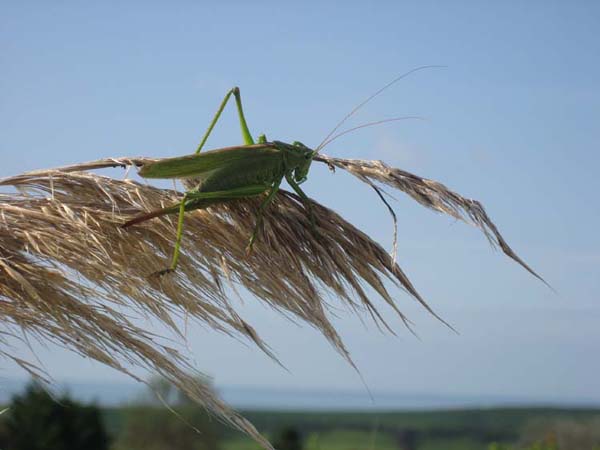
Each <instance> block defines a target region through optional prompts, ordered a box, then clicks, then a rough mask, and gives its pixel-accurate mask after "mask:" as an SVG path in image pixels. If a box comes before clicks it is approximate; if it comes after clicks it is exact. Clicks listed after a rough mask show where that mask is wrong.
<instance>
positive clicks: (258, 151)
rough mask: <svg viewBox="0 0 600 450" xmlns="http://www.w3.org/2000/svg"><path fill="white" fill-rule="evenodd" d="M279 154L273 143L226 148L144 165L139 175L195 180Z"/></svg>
mask: <svg viewBox="0 0 600 450" xmlns="http://www.w3.org/2000/svg"><path fill="white" fill-rule="evenodd" d="M279 153H280V150H278V149H277V148H276V147H275V146H274V145H273V144H271V143H265V144H255V145H240V146H237V147H226V148H220V149H217V150H211V151H209V152H202V153H198V154H194V155H188V156H178V157H175V158H166V159H162V160H160V161H157V162H153V163H148V164H144V165H143V166H142V168H141V169H140V171H139V174H140V176H141V177H144V178H194V177H198V176H201V175H202V174H206V173H208V172H211V171H213V170H215V169H219V168H222V167H223V166H227V165H229V164H231V163H235V162H240V161H244V160H248V159H249V158H252V159H254V160H255V159H256V158H261V159H265V160H269V159H272V158H273V156H275V155H277V154H279Z"/></svg>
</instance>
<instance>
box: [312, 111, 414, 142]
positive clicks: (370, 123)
mask: <svg viewBox="0 0 600 450" xmlns="http://www.w3.org/2000/svg"><path fill="white" fill-rule="evenodd" d="M408 119H415V120H425V119H424V118H423V117H419V116H404V117H392V118H391V119H383V120H377V121H376V122H368V123H363V124H361V125H357V126H355V127H352V128H348V129H347V130H344V131H340V132H339V133H338V134H336V135H334V136H332V137H330V138H329V139H327V140H326V141H324V142H322V143H321V145H320V146H319V150H323V149H324V148H325V147H327V146H328V145H329V144H331V143H332V142H333V141H335V140H336V139H337V138H339V137H342V136H344V135H345V134H348V133H351V132H352V131H356V130H360V129H361V128H369V127H374V126H376V125H382V124H384V123H390V122H398V121H400V120H408Z"/></svg>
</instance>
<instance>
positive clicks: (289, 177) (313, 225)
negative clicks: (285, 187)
mask: <svg viewBox="0 0 600 450" xmlns="http://www.w3.org/2000/svg"><path fill="white" fill-rule="evenodd" d="M285 179H286V180H287V182H288V183H289V185H290V186H291V187H292V188H293V189H294V191H296V194H298V195H299V196H300V198H301V199H302V202H303V203H304V206H305V207H306V209H307V210H308V218H309V220H310V226H311V228H312V231H313V233H315V234H316V233H317V225H316V221H315V212H314V210H313V207H312V203H311V202H310V199H309V198H308V195H306V194H305V193H304V191H303V190H302V188H300V186H299V185H298V183H296V180H294V177H293V176H292V175H291V173H286V174H285Z"/></svg>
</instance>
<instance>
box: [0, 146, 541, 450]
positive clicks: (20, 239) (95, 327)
mask: <svg viewBox="0 0 600 450" xmlns="http://www.w3.org/2000/svg"><path fill="white" fill-rule="evenodd" d="M316 159H317V160H320V161H322V162H325V163H327V164H329V165H330V167H331V166H335V167H340V168H343V169H344V170H348V171H349V172H351V173H352V174H354V175H356V176H357V177H358V178H359V179H361V180H362V181H364V182H366V183H367V184H369V185H371V186H372V187H374V188H375V189H376V190H377V192H378V194H380V191H379V188H378V187H377V186H376V185H375V184H374V182H375V181H377V182H381V183H384V184H387V185H389V186H392V187H394V188H398V189H400V190H403V191H404V192H407V193H408V194H409V195H411V196H412V197H413V198H415V199H416V200H417V201H419V202H420V203H421V204H423V205H425V206H428V207H430V208H433V209H436V210H438V211H442V212H445V213H448V214H450V215H452V216H454V217H457V218H462V219H467V220H471V221H473V222H474V223H475V224H476V225H478V226H479V227H480V228H481V229H482V230H483V231H484V233H485V234H486V236H488V238H490V239H491V240H492V242H497V243H498V244H499V245H500V246H501V247H502V249H503V250H504V251H505V253H507V254H508V255H509V256H511V257H513V259H515V260H516V261H517V262H519V263H521V264H522V265H524V266H525V267H526V268H527V269H528V270H530V271H531V269H529V268H528V267H527V266H526V265H525V264H524V263H523V262H522V261H521V260H520V259H519V258H518V257H517V256H516V255H515V254H514V253H513V252H512V251H511V250H510V248H509V247H508V245H506V243H505V241H504V240H503V239H502V237H501V236H500V234H499V233H498V231H497V230H496V228H495V226H494V225H493V223H492V222H491V221H490V220H489V218H488V217H487V215H486V214H485V212H484V211H483V208H482V207H481V205H480V204H479V203H477V202H474V201H472V200H466V199H463V198H462V197H460V196H459V195H457V194H455V193H453V192H451V191H448V190H447V189H446V188H445V187H443V186H442V185H440V184H439V183H435V182H432V181H430V180H425V179H422V178H420V177H416V176H414V175H411V174H408V173H406V172H403V171H400V170H399V169H392V168H389V167H387V166H385V165H384V164H383V163H381V162H377V161H356V160H352V161H351V160H343V159H339V158H330V157H327V156H324V155H320V156H317V158H316ZM149 161H155V160H153V159H147V158H137V159H135V158H134V159H132V158H117V159H105V160H99V161H94V162H90V163H83V164H76V165H72V166H68V167H62V168H59V169H53V170H42V171H36V172H30V173H26V174H23V175H18V176H15V177H10V178H5V179H0V186H6V187H8V191H9V192H6V193H0V320H1V322H0V326H1V327H2V329H0V343H4V344H7V343H8V338H9V337H12V338H16V339H21V340H23V341H25V342H29V340H30V338H34V339H38V340H40V341H42V342H43V341H52V342H55V343H58V344H59V345H62V346H64V347H66V348H69V349H71V350H73V351H75V352H77V353H79V354H81V355H83V356H86V357H90V358H93V359H95V360H97V361H100V362H102V363H104V364H107V365H108V366H111V367H113V368H115V369H117V370H120V371H122V372H124V373H126V374H128V375H130V376H132V377H134V378H135V379H137V380H138V381H142V380H141V379H140V378H138V376H137V375H135V374H134V373H132V372H131V371H130V370H129V369H128V368H127V364H129V365H133V366H134V367H141V368H145V369H147V370H149V371H152V372H154V373H157V374H159V375H161V376H162V377H164V378H166V379H167V380H169V381H170V382H171V383H173V384H174V385H175V386H177V387H178V388H179V389H181V390H182V391H183V392H185V393H186V394H188V396H189V397H190V398H192V399H194V400H196V401H197V402H198V403H200V404H202V405H204V406H205V407H206V408H207V409H208V410H209V411H211V412H212V413H213V414H215V415H216V416H217V417H219V418H220V419H221V420H223V421H225V422H227V423H229V424H230V425H233V426H234V427H236V428H238V429H239V430H242V431H244V432H246V433H247V434H249V435H250V436H252V437H253V438H254V439H255V440H256V441H258V442H259V443H260V444H261V445H262V446H263V447H264V448H267V449H270V448H272V447H271V445H270V443H269V442H268V441H267V440H266V439H265V438H264V437H262V436H261V435H260V434H259V433H258V432H257V431H256V429H255V428H254V427H253V426H252V424H251V423H249V422H248V421H247V420H246V419H244V418H243V417H242V416H240V415H239V414H238V413H236V412H235V411H233V410H232V409H231V408H230V407H229V406H227V405H226V404H225V403H224V402H223V401H221V400H220V399H219V398H217V397H216V396H215V395H214V394H213V392H212V391H211V390H210V389H208V388H207V387H206V386H204V385H202V384H201V383H199V382H198V381H197V378H196V377H194V376H193V375H190V373H192V374H193V372H194V370H193V367H191V365H190V364H189V360H188V359H187V357H186V355H185V354H182V353H180V352H178V351H177V350H176V349H174V348H171V347H170V346H167V345H164V344H162V343H161V341H159V340H157V336H155V335H154V334H152V333H150V332H148V331H147V330H144V329H141V328H140V327H139V326H136V325H135V324H134V323H133V322H132V321H131V320H130V316H131V315H136V314H137V315H138V316H140V315H142V316H143V317H148V318H151V319H154V320H158V321H160V322H162V323H163V324H165V325H166V326H168V327H170V328H171V329H172V330H173V331H174V332H176V333H179V334H180V335H181V337H182V339H183V338H184V336H183V335H182V334H181V331H180V330H179V329H178V325H177V319H178V318H181V317H188V316H190V317H193V318H194V319H196V320H198V321H199V322H202V323H204V324H206V325H208V326H210V327H212V328H213V329H215V330H218V331H220V332H223V333H226V334H228V335H231V336H233V337H238V338H239V337H244V338H247V339H249V340H251V341H252V342H254V343H255V344H256V345H257V346H258V347H260V348H261V349H262V350H263V351H264V352H266V353H267V354H269V355H270V356H271V357H273V358H275V356H274V355H273V354H272V353H271V351H270V349H269V347H268V346H267V344H266V343H265V342H263V341H262V340H261V338H260V336H259V335H258V334H257V333H256V331H255V330H254V329H253V328H252V327H251V325H250V324H248V323H247V322H245V321H244V320H243V319H242V318H241V317H240V315H239V314H238V313H237V312H236V311H235V309H234V307H233V305H232V304H231V303H230V301H229V296H230V294H231V293H232V292H235V290H236V286H242V287H244V288H245V289H246V290H247V291H249V292H250V293H252V294H253V295H254V296H255V297H256V299H258V300H260V301H263V302H265V303H266V304H268V305H269V306H271V307H273V308H274V309H275V310H277V311H279V312H281V313H283V314H284V315H285V316H287V317H288V318H291V319H292V320H297V321H304V322H307V323H309V324H311V325H312V326H313V327H315V328H316V329H318V330H320V331H321V332H322V333H323V335H324V336H325V337H326V338H327V339H328V340H329V342H330V343H331V344H332V345H333V346H334V348H336V349H337V351H338V352H340V353H341V354H342V355H343V356H344V358H346V359H347V360H348V361H349V362H350V363H351V364H353V363H352V360H351V358H350V355H349V353H348V351H347V349H346V348H345V346H344V344H343V342H342V340H341V338H340V336H339V335H338V333H337V331H336V330H335V328H334V326H333V324H332V323H331V321H330V319H329V317H330V315H331V314H332V309H333V305H332V304H331V302H332V301H333V299H337V301H339V302H340V303H341V304H342V305H343V306H345V307H347V308H349V309H351V310H353V311H354V312H356V313H357V314H360V313H364V312H367V313H368V314H369V315H370V316H371V317H372V319H373V320H374V322H375V323H376V324H378V326H383V327H384V328H386V329H388V330H389V331H390V332H392V333H393V331H392V330H391V329H390V327H389V326H388V325H387V324H386V323H385V321H384V320H383V318H382V316H381V315H380V313H379V311H378V308H377V306H376V305H375V304H374V303H373V302H372V301H371V300H370V298H369V297H368V294H367V289H370V290H371V291H373V292H374V293H376V294H377V295H379V296H380V297H381V299H382V300H383V301H384V303H386V304H387V305H388V306H389V307H391V308H393V309H394V310H395V311H396V312H397V313H398V314H399V316H400V318H401V319H402V320H403V321H404V323H405V324H406V325H407V326H410V322H409V321H408V319H407V318H406V317H405V316H404V315H403V314H402V312H401V311H400V310H399V309H398V307H397V306H396V304H395V302H394V300H393V298H392V295H391V294H390V292H389V291H388V289H387V288H386V284H385V280H386V279H387V280H389V281H391V282H392V284H393V285H395V286H397V287H400V288H402V289H404V290H405V291H406V292H408V293H409V294H410V295H411V296H412V297H413V298H415V299H416V300H417V301H419V302H420V303H421V304H422V305H423V306H424V307H425V308H426V309H427V310H428V311H430V312H431V313H432V314H434V315H435V313H434V312H433V311H432V310H431V308H430V307H429V306H428V305H427V303H426V302H425V301H424V300H423V299H422V298H421V296H420V295H419V293H418V292H417V291H416V289H415V288H414V287H413V285H412V284H411V282H410V280H409V279H408V278H407V276H406V275H405V274H404V272H403V271H402V270H401V269H400V267H399V266H398V265H397V264H396V262H395V260H394V258H393V257H392V256H390V255H388V254H387V253H386V251H385V250H384V249H383V248H382V247H381V246H380V245H379V244H378V243H376V242H374V241H373V240H372V239H371V238H370V237H369V236H367V235H366V234H364V233H363V232H361V231H360V230H358V229H357V228H355V227H354V226H353V225H352V224H350V223H348V222H346V221H345V220H344V219H343V218H342V217H340V216H339V215H337V214H336V213H335V212H333V211H332V210H330V209H328V208H326V207H324V206H322V205H320V204H319V203H317V202H315V201H314V200H311V203H312V207H313V210H314V214H315V219H316V233H313V231H312V227H311V226H310V223H309V219H308V214H307V211H305V206H304V204H303V202H302V201H301V200H300V199H299V198H298V197H297V196H296V195H295V194H292V193H290V192H286V191H283V190H280V191H279V192H278V194H277V196H276V198H275V199H274V201H273V203H272V204H271V205H270V206H269V208H267V209H266V211H265V217H264V225H263V229H262V230H261V232H260V234H259V238H258V239H257V241H256V242H255V245H254V249H253V252H252V253H251V254H250V255H246V251H245V249H246V245H247V242H248V237H249V236H250V235H251V233H252V230H253V228H254V225H255V219H256V211H257V209H258V206H259V205H260V202H261V198H260V197H259V198H249V199H244V200H232V201H228V202H224V203H222V204H218V205H214V206H211V207H209V208H207V209H205V210H196V211H192V212H188V213H186V227H185V232H184V233H185V234H184V237H183V239H184V243H185V244H184V246H183V251H182V256H181V259H180V265H179V267H178V270H177V272H176V273H174V274H170V275H168V276H165V277H162V278H151V279H149V278H148V275H149V274H151V273H153V272H155V271H157V270H159V269H162V268H164V266H165V265H166V264H167V263H168V260H169V258H170V256H171V253H172V250H173V243H174V237H175V232H176V218H175V217H173V216H163V217H159V218H156V219H153V220H150V221H147V222H144V223H142V224H139V225H138V226H136V227H132V228H131V229H128V230H123V229H121V228H120V225H122V224H123V223H124V222H125V221H126V220H128V219H130V218H132V217H133V216H135V215H137V214H138V213H139V212H140V211H143V210H153V209H157V208H161V207H164V206H166V205H171V204H174V203H176V202H177V200H178V199H180V198H181V194H180V193H178V192H176V191H173V190H165V189H157V188H154V187H150V186H147V185H142V184H139V183H136V182H133V181H128V180H116V179H112V178H107V177H104V176H99V175H97V174H93V173H90V172H87V171H88V170H92V169H100V168H105V167H116V166H122V167H126V166H132V165H133V166H141V165H143V164H144V163H145V162H149ZM382 199H383V197H382ZM384 201H385V200H384ZM388 206H389V205H388ZM390 209H391V208H390ZM494 239H495V241H494ZM531 272H532V273H533V271H531ZM534 274H535V273H534ZM131 313H133V314H131ZM436 317H438V316H437V315H436ZM438 318H439V317H438ZM439 319H440V320H442V319H441V318H439ZM444 323H445V322H444ZM0 355H3V356H4V357H7V358H11V359H12V360H14V361H15V362H16V363H17V364H19V365H20V366H21V367H22V368H23V369H25V370H26V371H28V372H30V373H31V374H33V375H34V376H37V377H39V378H41V379H42V380H45V381H46V382H47V381H48V379H47V374H46V373H45V372H44V371H43V370H42V369H41V368H39V367H38V366H36V365H34V364H32V363H30V362H29V361H26V360H23V359H22V358H19V357H18V356H17V355H14V354H11V352H10V350H9V348H8V347H7V346H6V345H5V346H3V347H0Z"/></svg>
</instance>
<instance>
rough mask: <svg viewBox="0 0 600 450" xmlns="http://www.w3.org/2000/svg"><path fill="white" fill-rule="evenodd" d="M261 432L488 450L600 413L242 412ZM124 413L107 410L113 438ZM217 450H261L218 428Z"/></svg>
mask: <svg viewBox="0 0 600 450" xmlns="http://www.w3.org/2000/svg"><path fill="white" fill-rule="evenodd" d="M243 414H244V415H245V416H246V417H247V418H248V419H249V420H251V421H252V422H253V423H254V424H255V425H256V427H257V428H258V430H259V431H261V432H262V433H264V434H266V435H267V436H268V437H270V438H274V436H276V435H277V434H278V433H279V432H280V431H281V430H283V429H286V428H293V429H294V430H297V431H298V432H299V433H300V434H301V436H302V437H303V441H304V447H303V448H304V450H399V449H401V448H403V447H404V448H411V449H416V450H487V448H488V446H489V444H490V443H492V442H500V443H511V442H514V441H516V440H517V439H518V437H519V434H520V432H521V431H522V429H523V427H524V426H525V425H526V424H527V423H530V422H531V421H533V420H540V419H542V420H543V419H546V420H548V419H570V420H588V419H591V418H593V417H600V409H552V408H510V409H509V408H505V409H482V410H448V411H423V412H381V413H371V412H369V413H359V412H355V413H342V412H277V411H243ZM122 415H123V411H122V410H119V409H109V410H105V422H106V424H107V426H108V428H109V430H110V432H111V433H112V434H113V435H116V434H118V432H119V430H120V428H121V425H122V423H121V422H122ZM219 434H220V436H221V450H260V447H259V446H258V445H257V444H256V443H254V442H253V441H252V440H250V439H248V438H247V437H245V436H244V435H242V434H240V433H238V432H236V431H235V430H232V429H230V428H228V427H225V426H221V425H219Z"/></svg>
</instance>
